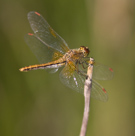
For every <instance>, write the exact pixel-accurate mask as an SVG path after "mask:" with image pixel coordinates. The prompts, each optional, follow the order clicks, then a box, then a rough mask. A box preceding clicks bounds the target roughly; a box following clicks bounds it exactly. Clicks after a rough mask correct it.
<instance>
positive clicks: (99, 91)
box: [60, 64, 108, 101]
mask: <svg viewBox="0 0 135 136" xmlns="http://www.w3.org/2000/svg"><path fill="white" fill-rule="evenodd" d="M85 79H86V76H84V75H81V74H78V72H76V71H74V69H72V67H71V66H70V65H69V64H67V65H66V66H65V67H64V68H63V70H62V71H61V73H60V80H61V82H62V83H63V84H64V85H66V86H67V87H69V88H71V89H73V90H75V91H77V92H79V93H82V94H83V92H84V83H85ZM91 97H93V98H95V99H98V100H101V101H107V100H108V96H107V93H106V91H105V89H104V88H103V87H102V86H101V85H100V84H98V83H97V82H96V81H95V80H92V90H91Z"/></svg>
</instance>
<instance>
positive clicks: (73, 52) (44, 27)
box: [19, 11, 113, 101]
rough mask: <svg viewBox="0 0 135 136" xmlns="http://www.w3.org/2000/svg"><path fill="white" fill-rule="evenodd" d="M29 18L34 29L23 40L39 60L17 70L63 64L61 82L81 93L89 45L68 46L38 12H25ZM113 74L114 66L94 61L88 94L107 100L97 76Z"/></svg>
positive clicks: (53, 69)
mask: <svg viewBox="0 0 135 136" xmlns="http://www.w3.org/2000/svg"><path fill="white" fill-rule="evenodd" d="M28 21H29V23H30V26H31V28H32V30H33V32H34V33H28V34H27V35H26V36H25V41H26V43H27V44H28V46H29V47H30V49H31V50H32V52H33V53H34V54H35V56H36V57H37V59H38V60H39V62H40V64H37V65H30V66H26V67H23V68H20V69H19V70H20V71H25V72H26V71H30V70H37V69H46V70H49V72H51V73H55V72H57V71H58V69H60V68H61V67H64V68H63V69H62V70H61V72H60V74H59V77H60V80H61V82H62V83H63V84H64V85H66V86H67V87H69V88H71V89H73V90H75V91H77V92H80V93H83V90H84V82H85V79H86V76H87V75H86V72H87V67H88V65H89V57H88V55H89V53H90V50H89V48H88V47H85V46H81V47H80V48H77V49H70V48H69V47H68V44H67V43H66V42H65V40H64V39H63V38H62V37H61V36H59V35H58V34H57V33H56V32H55V31H54V30H53V29H52V27H51V26H50V25H49V24H48V22H47V21H46V20H45V19H44V18H43V17H42V15H41V14H40V13H38V12H35V11H31V12H29V13H28ZM112 77H113V70H112V69H111V68H109V67H107V66H105V65H102V64H97V63H94V68H93V79H92V90H91V97H93V98H95V99H98V100H101V101H107V100H108V95H107V92H106V90H105V89H104V88H103V87H102V86H101V85H100V84H99V83H98V82H97V81H96V80H108V79H111V78H112Z"/></svg>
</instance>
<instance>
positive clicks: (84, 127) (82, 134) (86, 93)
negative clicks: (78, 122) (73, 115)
mask: <svg viewBox="0 0 135 136" xmlns="http://www.w3.org/2000/svg"><path fill="white" fill-rule="evenodd" d="M93 64H94V59H93V58H90V61H89V66H88V70H87V78H86V80H85V84H84V99H85V105H84V114H83V121H82V127H81V132H80V136H85V135H86V130H87V124H88V118H89V111H90V93H91V88H92V73H93Z"/></svg>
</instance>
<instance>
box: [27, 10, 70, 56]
mask: <svg viewBox="0 0 135 136" xmlns="http://www.w3.org/2000/svg"><path fill="white" fill-rule="evenodd" d="M28 20H29V23H30V25H31V28H32V30H33V31H34V33H35V36H36V37H37V39H39V40H40V42H42V43H43V44H44V45H46V46H47V47H48V48H53V49H55V50H57V51H59V52H61V53H62V54H64V53H65V52H67V51H68V50H69V47H68V45H67V43H66V42H65V40H64V39H63V38H61V37H60V36H59V35H58V34H57V33H56V32H55V31H54V30H53V29H52V28H51V26H50V25H49V24H48V23H47V21H46V20H45V19H44V18H43V17H42V15H40V14H39V13H37V12H34V11H31V12H29V13H28Z"/></svg>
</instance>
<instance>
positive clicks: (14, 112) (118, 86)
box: [0, 0, 135, 136]
mask: <svg viewBox="0 0 135 136" xmlns="http://www.w3.org/2000/svg"><path fill="white" fill-rule="evenodd" d="M29 11H38V12H39V13H41V14H42V15H43V16H44V18H46V20H47V21H48V22H49V24H50V25H51V26H52V28H53V29H54V30H55V31H56V32H57V33H58V34H59V35H61V36H62V37H63V38H64V39H65V40H66V42H67V43H68V45H69V47H70V48H78V47H80V46H82V45H85V46H88V47H89V48H90V50H91V54H90V56H91V57H94V59H95V60H96V61H98V62H100V63H102V64H105V65H108V66H110V67H112V68H113V69H114V72H115V74H114V78H113V79H112V80H110V81H102V82H100V83H101V84H102V85H103V86H104V87H105V88H106V90H108V94H109V100H108V102H106V103H104V102H100V101H97V100H94V99H91V111H90V118H89V124H88V130H87V136H89V135H91V136H99V135H100V136H134V135H135V1H134V0H111V1H108V0H64V1H63V0H12V1H11V0H0V136H78V135H79V132H80V128H81V123H82V116H83V108H84V98H83V95H81V94H79V93H76V92H75V91H72V90H71V89H69V88H66V87H65V86H64V85H63V84H62V83H61V82H60V80H59V72H57V73H56V74H49V73H47V72H46V71H45V70H37V71H31V72H26V73H22V72H19V68H21V67H23V66H27V65H31V64H37V63H38V61H37V60H36V57H35V56H34V55H33V54H32V52H31V51H30V49H29V47H28V46H27V45H26V43H25V41H24V36H25V34H26V33H28V32H32V30H31V28H30V25H29V22H28V20H27V13H28V12H29Z"/></svg>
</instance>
